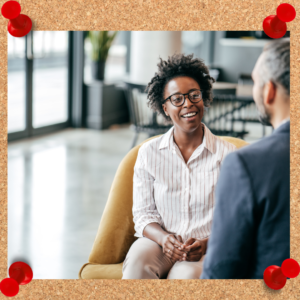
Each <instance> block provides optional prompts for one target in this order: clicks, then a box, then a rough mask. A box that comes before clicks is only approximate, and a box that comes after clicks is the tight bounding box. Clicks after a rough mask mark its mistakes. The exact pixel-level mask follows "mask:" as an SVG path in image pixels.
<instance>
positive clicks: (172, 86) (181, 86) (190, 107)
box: [163, 76, 204, 133]
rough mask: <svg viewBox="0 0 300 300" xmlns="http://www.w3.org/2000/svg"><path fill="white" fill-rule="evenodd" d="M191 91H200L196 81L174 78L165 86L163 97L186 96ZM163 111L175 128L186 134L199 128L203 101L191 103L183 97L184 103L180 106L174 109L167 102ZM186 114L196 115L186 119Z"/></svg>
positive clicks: (187, 78)
mask: <svg viewBox="0 0 300 300" xmlns="http://www.w3.org/2000/svg"><path fill="white" fill-rule="evenodd" d="M193 90H201V87H200V86H199V84H198V83H197V81H196V80H194V79H193V78H190V77H187V76H184V77H183V76H182V77H176V78H174V79H172V80H170V81H169V82H168V83H167V84H166V86H165V89H164V93H163V96H164V99H166V98H168V97H170V96H171V95H173V94H176V93H181V94H186V93H189V92H191V91H193ZM163 109H164V111H165V114H166V115H168V116H170V118H171V119H172V121H173V123H174V126H175V128H179V129H181V130H182V131H184V132H187V133H188V132H193V131H195V130H196V129H197V128H198V127H199V126H201V121H202V118H203V113H204V105H203V100H201V101H199V102H198V103H193V102H191V101H190V99H189V98H188V96H185V102H184V104H183V105H182V106H179V107H176V106H174V105H173V104H172V103H171V101H170V100H168V101H166V102H165V103H164V104H163ZM188 113H196V115H195V116H192V117H187V114H188Z"/></svg>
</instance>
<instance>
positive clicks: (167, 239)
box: [161, 234, 187, 262]
mask: <svg viewBox="0 0 300 300" xmlns="http://www.w3.org/2000/svg"><path fill="white" fill-rule="evenodd" d="M161 246H162V248H163V252H164V253H165V254H166V256H168V257H169V258H170V259H171V260H172V261H174V262H175V261H182V260H185V259H186V257H187V254H186V252H185V251H183V248H182V246H183V243H182V238H181V236H180V235H179V236H178V239H177V238H176V237H175V235H174V234H167V235H165V236H164V237H163V239H162V243H161Z"/></svg>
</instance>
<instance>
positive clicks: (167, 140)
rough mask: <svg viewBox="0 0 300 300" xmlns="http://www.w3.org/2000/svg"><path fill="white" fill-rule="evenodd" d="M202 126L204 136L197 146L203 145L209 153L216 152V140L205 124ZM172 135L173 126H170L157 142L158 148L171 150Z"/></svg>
mask: <svg viewBox="0 0 300 300" xmlns="http://www.w3.org/2000/svg"><path fill="white" fill-rule="evenodd" d="M202 126H203V127H204V137H203V141H202V144H201V145H199V147H201V146H202V147H204V148H206V149H207V150H208V151H210V152H211V153H213V154H214V153H216V140H215V136H214V135H213V134H212V133H211V131H210V130H209V129H208V128H207V127H206V126H205V124H203V123H202ZM173 137H174V126H173V127H171V128H170V129H169V130H168V131H167V132H166V133H165V134H164V135H163V137H162V140H161V142H160V144H159V150H160V149H163V148H168V149H169V150H172V149H171V148H172V146H173V143H174V142H173V141H174V139H173Z"/></svg>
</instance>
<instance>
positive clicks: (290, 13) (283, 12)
mask: <svg viewBox="0 0 300 300" xmlns="http://www.w3.org/2000/svg"><path fill="white" fill-rule="evenodd" d="M276 14H277V17H278V18H279V19H280V20H281V21H282V22H291V21H293V20H294V19H295V17H296V10H295V8H294V6H293V5H291V4H288V3H281V4H280V5H279V6H278V7H277V10H276Z"/></svg>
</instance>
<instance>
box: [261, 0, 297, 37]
mask: <svg viewBox="0 0 300 300" xmlns="http://www.w3.org/2000/svg"><path fill="white" fill-rule="evenodd" d="M295 17H296V10H295V8H294V7H293V6H292V5H290V4H288V3H282V4H280V5H279V6H278V7H277V15H271V16H268V17H266V18H265V19H264V21H263V29H264V32H265V33H266V34H267V35H268V36H269V37H271V38H273V39H279V38H281V37H283V36H284V35H285V34H286V30H287V26H286V23H285V22H291V21H293V20H294V19H295Z"/></svg>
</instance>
